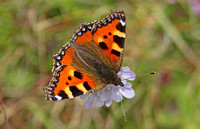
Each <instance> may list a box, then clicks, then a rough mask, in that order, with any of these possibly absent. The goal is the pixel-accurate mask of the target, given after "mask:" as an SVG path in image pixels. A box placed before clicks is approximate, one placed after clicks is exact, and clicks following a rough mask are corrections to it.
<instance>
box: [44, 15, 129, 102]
mask: <svg viewBox="0 0 200 129" xmlns="http://www.w3.org/2000/svg"><path fill="white" fill-rule="evenodd" d="M125 25H126V24H125V15H124V12H123V11H111V12H110V14H109V15H108V16H107V17H105V18H104V19H103V20H101V21H94V22H92V23H88V24H84V23H82V24H81V27H80V28H79V29H78V30H77V31H76V32H75V33H74V35H73V36H72V39H71V41H70V42H68V43H66V44H65V45H63V46H62V47H61V49H60V51H59V52H58V54H56V55H54V56H53V60H54V64H53V69H52V72H53V78H52V79H51V81H50V82H49V85H48V86H47V87H45V88H44V91H45V94H46V100H49V101H58V100H62V99H68V98H73V97H76V96H80V95H83V94H88V93H91V92H95V91H98V90H100V89H102V88H104V87H105V86H106V85H107V84H114V85H116V86H117V85H120V86H123V83H122V82H121V80H120V78H119V77H118V76H117V72H119V69H120V68H121V63H122V58H123V48H124V39H125Z"/></svg>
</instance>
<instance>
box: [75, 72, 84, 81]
mask: <svg viewBox="0 0 200 129" xmlns="http://www.w3.org/2000/svg"><path fill="white" fill-rule="evenodd" d="M74 77H76V78H78V79H82V78H83V75H82V74H81V73H80V72H78V71H74Z"/></svg>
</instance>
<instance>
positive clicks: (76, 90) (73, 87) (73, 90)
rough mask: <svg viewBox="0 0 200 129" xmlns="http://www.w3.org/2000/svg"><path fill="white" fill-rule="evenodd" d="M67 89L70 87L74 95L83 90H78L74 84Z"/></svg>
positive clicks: (79, 93) (80, 93)
mask: <svg viewBox="0 0 200 129" xmlns="http://www.w3.org/2000/svg"><path fill="white" fill-rule="evenodd" d="M69 89H70V91H71V92H72V95H73V96H74V97H75V96H79V95H82V94H83V92H82V91H80V90H79V89H78V88H76V86H70V87H69Z"/></svg>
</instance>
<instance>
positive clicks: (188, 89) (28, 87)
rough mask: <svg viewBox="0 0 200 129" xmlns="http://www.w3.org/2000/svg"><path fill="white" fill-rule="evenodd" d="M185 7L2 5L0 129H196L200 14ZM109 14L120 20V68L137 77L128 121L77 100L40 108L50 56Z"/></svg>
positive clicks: (114, 110)
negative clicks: (121, 14) (123, 24)
mask: <svg viewBox="0 0 200 129" xmlns="http://www.w3.org/2000/svg"><path fill="white" fill-rule="evenodd" d="M191 1H196V0H190V1H181V0H180V1H176V0H165V1H152V0H150V1H141V0H124V1H122V0H121V1H120V0H116V1H114V0H98V1H92V0H86V1H84V0H62V1H48V0H35V1H33V0H20V1H19V0H13V1H11V0H1V1H0V28H1V29H0V64H1V66H0V104H1V105H0V107H1V108H0V128H9V127H10V128H12V129H18V128H20V129H56V128H57V129H66V128H69V129H94V128H96V129H102V128H103V129H177V128H183V129H198V128H200V117H199V116H200V110H199V109H200V101H199V100H200V87H199V86H200V58H199V57H200V24H199V23H200V12H198V8H197V7H195V6H194V4H193V3H192V2H191ZM197 4H198V3H197ZM195 5H196V4H195ZM199 5H200V4H199ZM110 9H113V10H120V9H123V10H124V11H125V13H126V19H127V29H126V44H125V54H124V62H123V66H129V67H130V68H131V69H132V70H133V71H134V72H135V73H136V74H137V78H136V80H135V81H133V82H132V85H133V89H134V90H135V93H136V95H135V97H134V98H133V99H124V100H123V105H124V109H125V112H126V115H127V121H124V117H123V114H122V110H121V105H120V103H116V102H113V103H112V105H111V107H109V108H107V107H102V108H97V107H92V108H91V109H84V106H83V105H84V100H81V99H80V98H79V97H78V98H75V99H70V100H65V101H60V102H47V101H45V100H44V93H43V90H42V89H43V87H44V86H46V85H47V84H48V82H49V80H50V78H51V68H52V63H53V62H52V59H51V55H53V54H55V53H57V52H58V51H59V48H60V46H62V45H63V44H64V43H66V42H67V41H69V40H70V38H71V36H72V34H73V32H74V31H76V30H77V29H78V27H79V25H80V22H85V23H87V22H91V21H94V20H95V19H99V20H100V19H102V18H103V17H104V16H106V15H107V14H108V13H109V11H110ZM199 10H200V9H199ZM153 71H155V72H157V74H156V75H148V76H140V75H142V74H145V73H149V72H153ZM5 113H6V114H5Z"/></svg>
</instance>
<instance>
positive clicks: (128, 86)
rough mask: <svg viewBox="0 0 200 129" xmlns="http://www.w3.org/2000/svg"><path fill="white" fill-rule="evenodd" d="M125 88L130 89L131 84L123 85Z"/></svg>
mask: <svg viewBox="0 0 200 129" xmlns="http://www.w3.org/2000/svg"><path fill="white" fill-rule="evenodd" d="M124 87H125V88H132V84H131V83H129V82H127V83H126V84H125V85H124Z"/></svg>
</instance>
